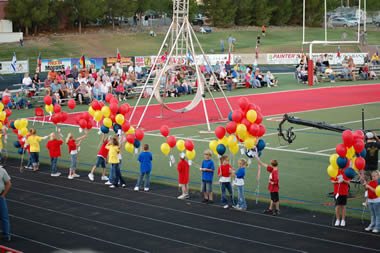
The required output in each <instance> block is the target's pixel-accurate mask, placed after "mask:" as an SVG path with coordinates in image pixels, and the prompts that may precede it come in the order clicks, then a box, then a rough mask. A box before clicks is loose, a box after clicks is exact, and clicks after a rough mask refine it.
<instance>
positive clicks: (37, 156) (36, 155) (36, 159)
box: [30, 152, 40, 166]
mask: <svg viewBox="0 0 380 253" xmlns="http://www.w3.org/2000/svg"><path fill="white" fill-rule="evenodd" d="M30 157H31V158H32V164H33V166H38V165H39V164H40V153H39V152H30Z"/></svg>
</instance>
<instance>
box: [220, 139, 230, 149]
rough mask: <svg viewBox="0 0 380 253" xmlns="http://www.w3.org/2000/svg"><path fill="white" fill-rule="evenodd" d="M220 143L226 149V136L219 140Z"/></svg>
mask: <svg viewBox="0 0 380 253" xmlns="http://www.w3.org/2000/svg"><path fill="white" fill-rule="evenodd" d="M220 143H221V144H223V145H224V146H226V147H227V145H228V139H227V137H226V136H223V138H222V139H220Z"/></svg>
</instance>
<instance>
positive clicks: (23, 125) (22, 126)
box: [8, 119, 28, 154]
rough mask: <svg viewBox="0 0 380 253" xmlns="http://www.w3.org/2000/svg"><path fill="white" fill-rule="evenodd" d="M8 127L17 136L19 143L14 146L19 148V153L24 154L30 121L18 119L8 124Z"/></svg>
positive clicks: (16, 142)
mask: <svg viewBox="0 0 380 253" xmlns="http://www.w3.org/2000/svg"><path fill="white" fill-rule="evenodd" d="M8 127H9V128H11V129H12V131H13V132H14V133H15V134H17V139H18V141H15V142H14V143H13V145H14V146H15V148H18V153H19V154H22V153H23V152H24V151H25V150H24V145H25V142H26V136H27V135H28V129H27V127H28V120H27V119H17V120H11V121H9V123H8Z"/></svg>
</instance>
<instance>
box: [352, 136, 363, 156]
mask: <svg viewBox="0 0 380 253" xmlns="http://www.w3.org/2000/svg"><path fill="white" fill-rule="evenodd" d="M354 149H355V151H356V153H361V152H362V151H363V149H364V141H362V140H358V139H357V140H356V141H355V143H354Z"/></svg>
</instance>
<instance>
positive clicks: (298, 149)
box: [295, 147, 309, 151]
mask: <svg viewBox="0 0 380 253" xmlns="http://www.w3.org/2000/svg"><path fill="white" fill-rule="evenodd" d="M306 149H309V147H304V148H296V149H295V150H297V151H302V150H306Z"/></svg>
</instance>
